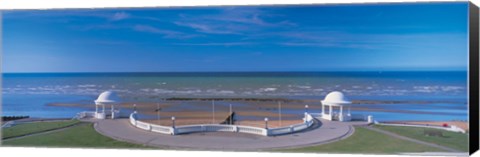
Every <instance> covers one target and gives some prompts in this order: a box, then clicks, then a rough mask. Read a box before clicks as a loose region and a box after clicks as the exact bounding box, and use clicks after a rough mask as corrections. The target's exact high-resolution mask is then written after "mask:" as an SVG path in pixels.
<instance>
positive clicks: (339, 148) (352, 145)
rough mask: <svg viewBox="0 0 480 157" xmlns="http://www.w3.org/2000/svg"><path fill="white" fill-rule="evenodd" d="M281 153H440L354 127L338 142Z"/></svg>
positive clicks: (427, 147) (433, 149) (435, 149)
mask: <svg viewBox="0 0 480 157" xmlns="http://www.w3.org/2000/svg"><path fill="white" fill-rule="evenodd" d="M279 151H282V152H315V153H363V154H392V153H402V152H428V151H436V152H441V151H442V150H439V149H437V148H433V147H429V146H425V145H421V144H417V143H413V142H409V141H405V140H401V139H397V138H393V137H390V136H388V135H385V134H381V133H377V132H375V131H371V130H368V129H365V128H361V127H355V133H354V134H353V135H352V136H350V137H348V138H347V139H343V140H341V141H338V142H333V143H329V144H323V145H318V146H310V147H303V148H295V149H286V150H279Z"/></svg>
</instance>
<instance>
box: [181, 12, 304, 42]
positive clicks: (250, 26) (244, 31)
mask: <svg viewBox="0 0 480 157" xmlns="http://www.w3.org/2000/svg"><path fill="white" fill-rule="evenodd" d="M273 16H274V15H273V14H269V13H268V12H265V11H263V10H260V9H258V8H244V7H241V8H234V7H233V8H232V7H231V8H225V9H219V10H218V12H216V13H212V14H205V15H189V14H179V19H178V20H177V21H175V22H174V23H175V24H176V25H178V26H183V27H188V28H191V29H193V30H195V31H197V32H199V33H206V34H233V35H247V36H248V35H249V34H251V33H255V32H260V31H264V30H265V29H271V28H275V27H277V28H278V27H292V26H296V24H295V23H292V22H290V21H288V20H282V19H273V21H267V20H266V18H268V17H273ZM270 20H272V19H270Z"/></svg>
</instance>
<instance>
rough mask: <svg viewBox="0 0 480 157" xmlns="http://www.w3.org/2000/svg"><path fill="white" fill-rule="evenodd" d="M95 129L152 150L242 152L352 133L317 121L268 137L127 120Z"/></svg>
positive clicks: (101, 123)
mask: <svg viewBox="0 0 480 157" xmlns="http://www.w3.org/2000/svg"><path fill="white" fill-rule="evenodd" d="M95 130H97V131H98V132H99V133H101V134H103V135H105V136H109V137H112V138H114V139H117V140H122V141H128V142H132V143H138V144H144V145H148V146H154V147H166V148H175V149H201V150H241V151H245V150H265V149H275V148H295V147H303V146H309V145H315V144H323V143H329V142H333V141H337V140H340V139H343V138H346V137H348V136H350V135H352V134H353V132H354V128H353V127H352V126H351V125H349V124H346V123H342V122H331V121H326V120H318V119H317V120H316V122H315V123H314V125H313V126H312V127H310V128H309V129H307V130H304V131H301V132H297V133H294V134H288V135H280V136H271V137H265V136H260V135H252V134H244V133H232V132H202V133H191V134H182V135H175V136H171V135H164V134H159V133H154V132H149V131H145V130H141V129H138V128H135V127H134V126H132V125H131V124H130V123H129V121H128V119H117V120H100V121H97V122H95Z"/></svg>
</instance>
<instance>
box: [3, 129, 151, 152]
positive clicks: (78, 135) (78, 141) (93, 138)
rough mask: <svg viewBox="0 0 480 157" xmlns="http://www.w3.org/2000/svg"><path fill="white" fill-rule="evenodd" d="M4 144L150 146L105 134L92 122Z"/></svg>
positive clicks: (4, 142)
mask: <svg viewBox="0 0 480 157" xmlns="http://www.w3.org/2000/svg"><path fill="white" fill-rule="evenodd" d="M2 144H3V145H5V146H37V147H38V146H41V147H84V148H85V147H88V148H149V147H146V146H143V145H138V144H132V143H127V142H122V141H117V140H114V139H112V138H109V137H106V136H103V135H101V134H99V133H97V132H96V131H95V129H94V128H93V124H92V123H84V124H80V125H77V126H74V127H71V128H68V129H65V130H62V131H58V132H52V133H47V134H41V135H34V136H30V137H24V138H19V139H12V140H6V141H3V143H2Z"/></svg>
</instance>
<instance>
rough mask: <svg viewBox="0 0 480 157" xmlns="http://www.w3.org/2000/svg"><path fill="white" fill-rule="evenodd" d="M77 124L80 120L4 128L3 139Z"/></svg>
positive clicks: (35, 123) (33, 123)
mask: <svg viewBox="0 0 480 157" xmlns="http://www.w3.org/2000/svg"><path fill="white" fill-rule="evenodd" d="M77 123H79V121H78V120H67V121H53V122H32V123H24V124H19V125H16V126H13V127H9V128H2V139H5V138H10V137H16V136H22V135H28V134H32V133H39V132H44V131H47V130H53V129H58V128H63V127H66V126H71V125H74V124H77Z"/></svg>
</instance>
